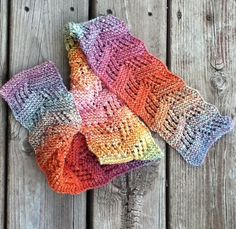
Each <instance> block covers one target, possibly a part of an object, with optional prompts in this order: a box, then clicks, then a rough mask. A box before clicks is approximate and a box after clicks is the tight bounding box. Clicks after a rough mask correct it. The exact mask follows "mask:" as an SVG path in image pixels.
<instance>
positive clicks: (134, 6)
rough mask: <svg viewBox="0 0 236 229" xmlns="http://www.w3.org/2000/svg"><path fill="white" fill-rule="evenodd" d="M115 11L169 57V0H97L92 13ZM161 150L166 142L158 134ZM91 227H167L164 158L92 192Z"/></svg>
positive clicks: (152, 48) (151, 47)
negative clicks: (167, 8)
mask: <svg viewBox="0 0 236 229" xmlns="http://www.w3.org/2000/svg"><path fill="white" fill-rule="evenodd" d="M101 14H114V15H116V16H118V17H119V18H121V19H122V20H124V21H126V23H127V24H128V25H129V27H130V29H131V30H132V32H133V33H134V34H135V35H136V36H138V37H139V38H141V39H143V40H145V42H146V44H147V46H148V48H149V50H150V51H152V53H154V54H157V55H158V56H159V57H160V58H162V59H163V60H165V58H166V1H156V0H148V1H141V0H140V1H119V0H115V1H112V0H97V1H96V4H95V5H94V6H93V13H92V16H93V17H95V16H98V15H101ZM156 139H157V141H158V143H159V144H161V146H162V149H163V150H165V144H164V143H163V141H161V140H160V139H158V137H156ZM92 196H93V198H92V199H93V209H92V217H93V218H92V220H93V222H92V226H93V227H94V228H97V229H99V228H102V229H106V228H107V229H110V228H112V229H116V228H119V229H120V228H150V229H151V228H165V211H166V207H165V159H164V160H162V162H161V163H160V165H159V166H157V165H155V166H151V167H149V168H143V169H141V170H140V171H136V172H133V173H131V174H129V175H127V176H123V177H121V178H118V179H116V180H115V181H114V182H112V184H111V185H108V186H107V187H105V188H103V189H99V190H96V191H94V192H93V193H92Z"/></svg>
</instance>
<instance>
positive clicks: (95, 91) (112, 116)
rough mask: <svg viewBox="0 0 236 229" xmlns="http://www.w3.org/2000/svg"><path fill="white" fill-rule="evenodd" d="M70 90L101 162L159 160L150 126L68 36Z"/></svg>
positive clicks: (83, 130)
mask: <svg viewBox="0 0 236 229" xmlns="http://www.w3.org/2000/svg"><path fill="white" fill-rule="evenodd" d="M66 38H67V39H66V45H67V49H68V57H69V63H70V66H71V92H72V94H73V95H74V98H75V104H76V107H77V110H78V112H79V113H80V115H81V118H82V127H81V133H83V134H84V135H85V138H86V141H87V144H88V147H89V149H90V150H91V151H92V152H93V153H94V154H95V155H96V156H97V157H98V160H99V162H100V163H101V164H117V163H125V162H129V161H132V160H157V159H160V158H161V157H162V156H163V154H162V153H161V151H160V148H159V147H158V146H157V145H156V143H155V141H154V139H153V138H152V135H151V133H150V131H149V130H148V128H147V127H146V126H145V125H144V123H143V122H142V121H141V120H139V118H138V117H137V116H136V115H134V114H133V113H132V111H131V110H130V109H129V108H128V107H127V106H126V105H125V104H124V103H123V102H122V101H121V100H120V99H119V98H118V97H117V96H116V95H115V94H114V93H112V92H111V91H109V90H108V89H107V88H106V87H105V85H104V84H103V83H102V81H101V80H100V79H99V78H98V77H97V76H96V75H95V74H94V73H93V72H92V70H91V69H90V67H89V65H88V63H87V60H86V57H85V55H84V54H83V52H82V50H81V49H80V48H79V45H78V44H76V43H74V42H73V39H72V38H71V37H70V36H69V37H66Z"/></svg>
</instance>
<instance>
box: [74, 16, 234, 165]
mask: <svg viewBox="0 0 236 229" xmlns="http://www.w3.org/2000/svg"><path fill="white" fill-rule="evenodd" d="M69 30H70V33H71V36H73V37H74V40H76V41H78V42H79V43H80V46H81V48H82V50H83V52H84V53H85V55H86V57H87V59H88V62H89V64H90V67H91V68H92V70H93V71H94V72H95V74H96V75H98V76H99V77H100V79H101V80H102V81H103V83H104V84H105V85H106V86H107V87H108V88H109V90H111V91H112V92H113V93H115V94H116V95H117V96H118V97H119V98H121V99H122V100H123V101H124V102H125V103H126V104H127V105H128V106H129V108H130V109H131V110H132V111H133V112H134V113H135V114H137V115H138V116H139V117H141V118H142V119H143V120H144V122H145V123H146V124H147V125H148V127H149V128H150V129H151V130H153V131H155V132H158V133H159V135H160V136H162V137H163V139H164V140H165V141H166V142H167V143H169V144H170V146H172V147H173V148H174V149H176V150H177V151H178V152H179V153H180V154H181V155H182V156H183V158H184V159H185V160H186V161H187V162H188V163H190V164H191V165H194V166H199V165H201V164H202V163H203V161H204V159H205V157H206V155H207V152H208V150H209V149H210V147H211V146H212V145H213V144H214V143H215V142H216V141H217V140H218V139H219V138H220V137H221V136H223V135H224V134H226V133H227V132H229V131H230V130H231V129H232V128H233V123H232V120H231V118H230V117H227V116H221V115H220V113H219V111H218V110H217V108H216V107H215V106H213V105H211V104H209V103H207V102H206V101H204V99H203V98H202V97H201V95H200V94H199V92H198V91H196V90H195V89H193V88H191V87H189V86H187V85H186V83H185V82H184V80H183V79H181V78H180V77H178V76H176V75H175V74H173V73H172V72H170V71H169V70H168V69H167V67H166V66H165V65H164V64H163V63H162V62H161V61H160V60H159V59H157V58H156V57H154V56H153V55H151V54H150V53H149V52H148V51H147V49H146V47H145V45H144V43H143V42H142V41H141V40H139V39H137V38H135V37H134V36H132V35H131V33H130V31H129V30H128V28H127V27H126V26H125V23H124V22H122V21H121V20H119V19H118V18H116V17H114V16H112V15H108V16H101V17H98V18H95V19H93V20H91V21H88V22H85V23H81V24H78V23H70V24H69Z"/></svg>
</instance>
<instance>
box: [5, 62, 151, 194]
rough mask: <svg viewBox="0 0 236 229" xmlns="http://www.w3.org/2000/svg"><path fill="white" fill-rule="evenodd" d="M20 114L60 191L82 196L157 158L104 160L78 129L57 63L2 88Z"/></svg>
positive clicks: (20, 75)
mask: <svg viewBox="0 0 236 229" xmlns="http://www.w3.org/2000/svg"><path fill="white" fill-rule="evenodd" d="M0 95H1V96H2V97H3V98H4V99H5V100H6V101H7V102H8V104H9V106H10V107H11V109H12V112H13V114H14V116H15V118H16V119H17V120H18V121H19V122H20V123H21V124H22V125H23V126H24V127H25V128H27V129H28V130H29V141H30V143H31V144H32V146H33V147H34V149H35V154H36V161H37V163H38V165H39V167H40V168H41V170H42V171H43V172H44V173H45V175H46V177H47V180H48V183H49V186H50V187H51V188H52V189H53V190H54V191H56V192H58V193H65V194H79V193H81V192H84V191H86V190H88V189H93V188H97V187H101V186H104V185H106V184H107V183H108V182H110V181H111V180H112V179H114V178H115V177H117V176H119V175H121V174H124V173H126V172H128V171H131V170H133V169H137V168H140V167H143V166H145V165H148V164H150V163H152V161H133V162H129V163H126V164H119V165H107V166H102V165H100V164H99V161H98V160H97V158H96V156H95V155H94V154H93V153H91V152H90V151H89V149H88V147H87V144H86V141H85V138H84V136H83V135H82V134H81V133H79V130H80V128H81V119H80V116H79V114H78V113H77V111H76V107H75V104H74V101H73V97H72V95H71V94H70V93H69V92H68V91H67V89H66V87H65V86H64V84H63V82H62V79H61V77H60V75H59V73H58V70H57V69H56V67H55V65H54V64H53V63H52V62H45V63H43V64H41V65H38V66H36V67H34V68H31V69H29V70H26V71H23V72H21V73H18V74H17V75H15V76H14V77H13V78H12V79H11V80H10V81H9V82H7V83H6V84H5V85H4V86H3V87H2V88H1V89H0Z"/></svg>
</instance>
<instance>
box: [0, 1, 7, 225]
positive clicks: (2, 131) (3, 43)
mask: <svg viewBox="0 0 236 229" xmlns="http://www.w3.org/2000/svg"><path fill="white" fill-rule="evenodd" d="M7 14H8V7H7V1H6V0H4V1H0V86H1V85H2V84H3V83H4V82H5V81H6V78H7V76H6V74H7ZM6 126H7V115H6V104H5V103H4V102H3V101H2V99H0V228H3V227H4V223H5V222H4V221H5V215H4V212H5V209H4V208H5V200H6V199H5V198H6V197H5V192H6V187H5V182H6V174H5V171H6V136H7V130H6Z"/></svg>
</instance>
